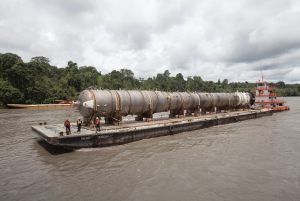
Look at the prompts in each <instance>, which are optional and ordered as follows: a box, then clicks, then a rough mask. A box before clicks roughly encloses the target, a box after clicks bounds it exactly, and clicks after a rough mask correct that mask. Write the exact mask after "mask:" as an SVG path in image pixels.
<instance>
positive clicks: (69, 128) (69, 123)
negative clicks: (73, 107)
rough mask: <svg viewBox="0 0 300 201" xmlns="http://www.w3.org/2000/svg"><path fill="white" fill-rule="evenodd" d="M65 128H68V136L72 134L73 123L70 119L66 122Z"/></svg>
mask: <svg viewBox="0 0 300 201" xmlns="http://www.w3.org/2000/svg"><path fill="white" fill-rule="evenodd" d="M64 126H65V127H66V134H67V135H69V134H71V122H70V121H69V119H66V121H65V122H64Z"/></svg>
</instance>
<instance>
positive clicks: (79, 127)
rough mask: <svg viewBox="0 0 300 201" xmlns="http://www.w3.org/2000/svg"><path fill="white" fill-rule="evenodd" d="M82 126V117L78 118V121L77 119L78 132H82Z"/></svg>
mask: <svg viewBox="0 0 300 201" xmlns="http://www.w3.org/2000/svg"><path fill="white" fill-rule="evenodd" d="M81 124H82V121H81V119H80V117H78V119H77V132H80V130H81Z"/></svg>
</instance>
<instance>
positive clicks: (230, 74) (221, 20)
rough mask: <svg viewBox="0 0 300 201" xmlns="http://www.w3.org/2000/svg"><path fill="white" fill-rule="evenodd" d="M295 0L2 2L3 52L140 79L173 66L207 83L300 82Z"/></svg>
mask: <svg viewBox="0 0 300 201" xmlns="http://www.w3.org/2000/svg"><path fill="white" fill-rule="evenodd" d="M299 19H300V3H299V1H296V0H288V1H286V0H285V1H283V0H272V1H258V0H256V1H253V0H252V1H250V0H245V1H240V0H229V1H217V0H204V1H196V0H165V1H159V0H147V1H143V0H129V1H120V0H119V1H118V0H100V1H91V0H87V1H80V0H64V1H60V0H52V1H46V0H28V1H21V0H3V1H1V2H0V52H1V53H5V52H13V53H17V54H19V55H20V56H21V57H22V58H23V59H24V60H29V59H30V58H31V57H34V56H38V55H43V56H46V57H48V58H50V60H51V63H52V64H54V65H57V66H65V65H66V63H67V61H68V60H73V61H74V62H77V63H78V64H79V65H93V66H95V67H97V68H98V70H100V71H102V72H103V73H107V72H110V71H111V70H112V69H120V68H130V69H132V70H133V71H134V73H135V74H136V76H137V77H148V76H153V75H155V74H157V73H161V72H163V71H164V70H165V69H169V70H170V71H171V73H172V74H175V73H179V72H181V73H182V74H183V75H184V76H194V75H200V76H202V77H203V78H204V79H210V80H217V79H219V78H220V79H225V78H227V79H229V80H230V81H245V80H247V81H255V80H256V79H257V78H258V77H259V76H260V74H261V72H260V71H261V70H263V72H264V74H265V75H266V77H267V78H268V79H269V80H272V81H278V80H284V81H285V82H299V77H300V72H299V69H300V27H299V26H298V21H299Z"/></svg>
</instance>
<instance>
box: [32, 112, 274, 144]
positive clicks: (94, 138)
mask: <svg viewBox="0 0 300 201" xmlns="http://www.w3.org/2000/svg"><path fill="white" fill-rule="evenodd" d="M272 113H273V111H272V110H243V111H235V112H225V113H215V114H208V115H200V116H197V117H196V116H189V117H187V116H184V117H178V118H157V119H153V120H152V121H142V122H136V121H134V122H133V121H128V122H126V121H125V122H123V123H121V124H119V125H104V126H102V127H101V131H100V132H96V130H95V128H89V127H82V128H81V132H77V128H76V125H75V124H72V125H71V134H70V135H66V133H65V128H64V126H63V124H55V125H38V126H32V129H33V131H35V132H36V133H37V134H38V135H39V136H40V137H41V138H42V139H44V140H45V141H46V142H47V143H49V144H51V145H54V146H61V147H69V148H83V147H103V146H111V145H119V144H125V143H129V142H133V141H137V140H142V139H147V138H153V137H159V136H164V135H173V134H177V133H180V132H184V131H191V130H197V129H202V128H207V127H210V126H215V125H221V124H228V123H234V122H238V121H243V120H247V119H254V118H258V117H263V116H269V115H272Z"/></svg>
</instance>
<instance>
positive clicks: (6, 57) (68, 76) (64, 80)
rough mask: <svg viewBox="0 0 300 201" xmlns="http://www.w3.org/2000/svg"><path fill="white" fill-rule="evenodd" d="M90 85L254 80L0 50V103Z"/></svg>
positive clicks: (181, 87) (190, 87) (293, 91)
mask: <svg viewBox="0 0 300 201" xmlns="http://www.w3.org/2000/svg"><path fill="white" fill-rule="evenodd" d="M271 85H273V86H274V87H275V88H276V91H277V92H278V93H279V94H280V95H282V96H299V95H300V84H286V83H284V82H283V81H279V82H276V83H271ZM90 86H93V87H96V88H102V89H142V90H156V89H157V90H162V91H205V92H235V91H237V90H238V91H246V92H250V91H253V89H254V87H255V83H250V82H246V81H245V82H231V83H229V82H228V80H227V79H224V80H218V81H217V82H213V81H204V80H203V79H202V78H201V76H200V75H197V76H190V77H187V79H184V77H183V75H182V74H181V73H178V74H177V75H175V76H171V75H170V72H169V71H168V70H165V71H164V72H162V73H158V74H157V75H156V76H154V77H149V78H136V77H135V76H134V73H133V72H132V71H131V70H129V69H121V70H119V71H118V70H113V71H111V72H110V73H107V74H101V72H99V71H98V70H97V69H96V68H95V67H93V66H78V65H77V63H75V62H73V61H69V62H67V66H65V67H60V68H59V67H56V66H53V65H51V64H50V62H49V59H48V58H46V57H43V56H37V57H33V58H32V59H31V60H30V61H29V62H24V61H23V60H22V58H21V57H20V56H18V55H16V54H13V53H5V54H1V53H0V106H4V105H5V104H7V103H27V104H33V103H34V104H39V103H53V102H54V100H75V99H76V98H77V95H78V93H79V92H80V91H82V90H84V89H86V88H87V87H90Z"/></svg>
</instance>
